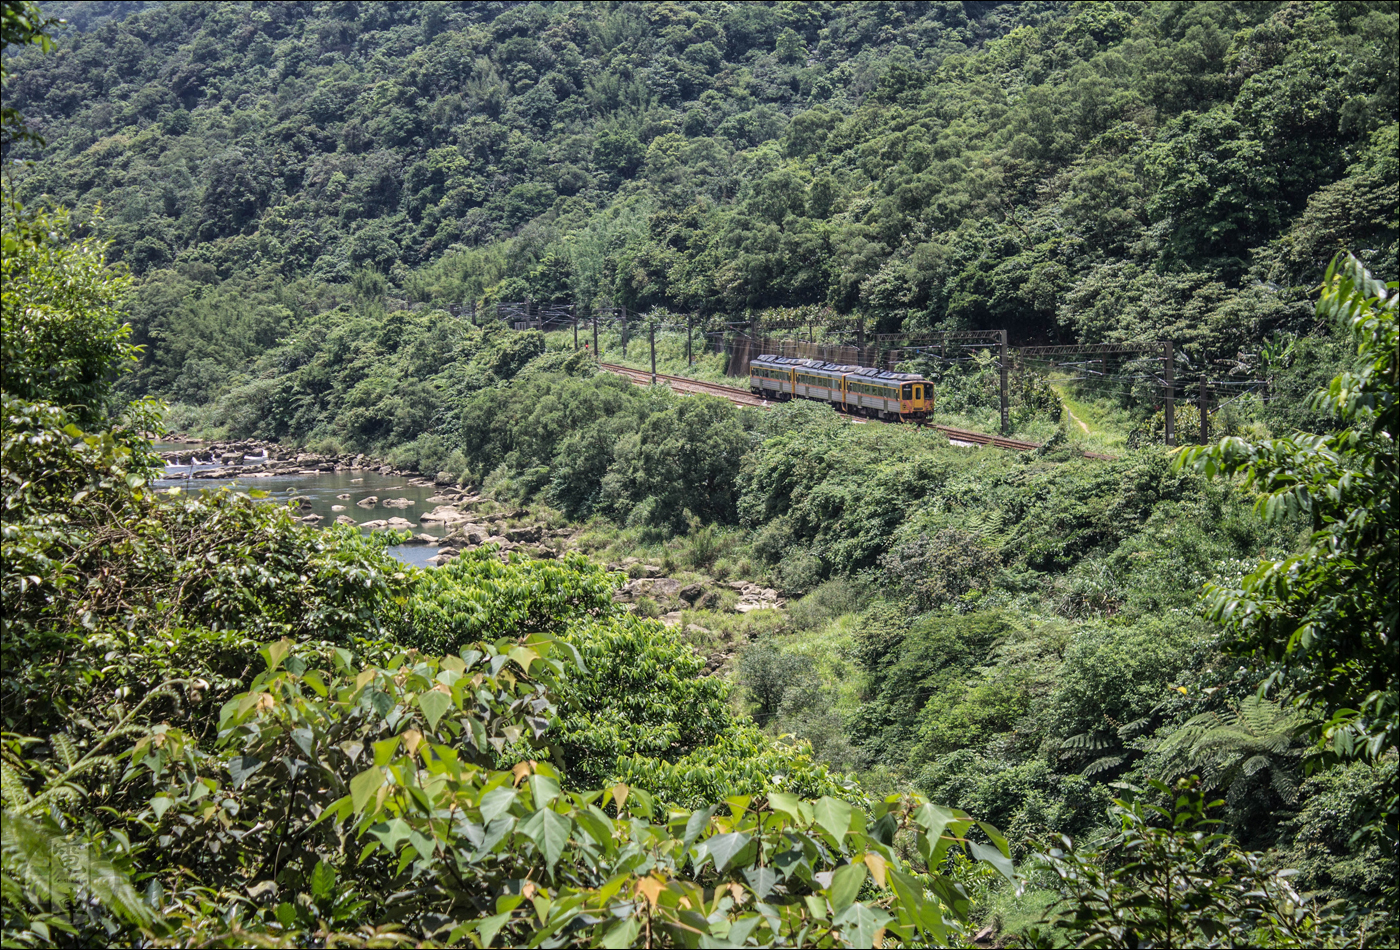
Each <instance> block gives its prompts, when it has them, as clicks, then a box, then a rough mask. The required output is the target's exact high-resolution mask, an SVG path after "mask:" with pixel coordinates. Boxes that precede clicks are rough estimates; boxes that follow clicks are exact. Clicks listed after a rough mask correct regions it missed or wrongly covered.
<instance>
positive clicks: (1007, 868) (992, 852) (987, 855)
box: [968, 841, 1016, 881]
mask: <svg viewBox="0 0 1400 950" xmlns="http://www.w3.org/2000/svg"><path fill="white" fill-rule="evenodd" d="M968 843H969V844H970V845H971V846H972V856H973V857H974V858H976V859H977V860H978V861H986V862H987V863H988V864H990V865H991V866H992V867H994V868H996V870H997V873H998V874H1000V875H1001V876H1002V877H1004V878H1006V879H1007V880H1008V881H1010V880H1012V879H1013V878H1014V877H1015V874H1016V870H1015V868H1013V867H1012V866H1011V859H1010V858H1008V857H1007V856H1006V855H1004V854H1002V853H1001V852H1000V851H998V850H997V849H996V848H989V847H987V846H986V845H984V844H982V843H981V842H978V841H971V842H968Z"/></svg>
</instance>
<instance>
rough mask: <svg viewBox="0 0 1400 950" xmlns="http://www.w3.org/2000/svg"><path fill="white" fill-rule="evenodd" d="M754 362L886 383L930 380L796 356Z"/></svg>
mask: <svg viewBox="0 0 1400 950" xmlns="http://www.w3.org/2000/svg"><path fill="white" fill-rule="evenodd" d="M754 363H761V364H763V365H765V366H776V367H797V366H801V367H803V368H805V369H810V370H814V371H816V372H819V373H836V374H839V375H842V376H859V377H861V378H862V379H870V380H877V381H879V382H885V383H894V382H899V383H904V382H910V383H918V382H925V383H926V382H928V380H926V379H924V378H923V377H922V376H920V375H918V374H917V373H891V372H890V371H889V370H884V369H877V368H876V367H874V366H845V365H842V364H840V363H825V362H823V361H821V360H809V359H802V358H800V357H796V356H772V355H767V354H765V355H763V356H759V357H757V358H755V359H753V360H752V361H750V364H749V365H753V364H754Z"/></svg>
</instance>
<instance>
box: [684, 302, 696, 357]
mask: <svg viewBox="0 0 1400 950" xmlns="http://www.w3.org/2000/svg"><path fill="white" fill-rule="evenodd" d="M694 332H695V314H693V313H687V314H686V315H685V365H687V366H694V365H695V357H694V356H692V355H691V350H690V338H691V336H692V335H693V334H694Z"/></svg>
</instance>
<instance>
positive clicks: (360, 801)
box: [350, 765, 384, 815]
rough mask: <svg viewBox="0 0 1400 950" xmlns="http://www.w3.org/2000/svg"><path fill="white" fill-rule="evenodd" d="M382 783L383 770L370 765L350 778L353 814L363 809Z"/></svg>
mask: <svg viewBox="0 0 1400 950" xmlns="http://www.w3.org/2000/svg"><path fill="white" fill-rule="evenodd" d="M383 784H384V770H383V769H382V768H380V767H379V766H377V765H372V766H370V767H369V768H367V769H365V770H364V771H363V772H361V773H360V774H359V775H356V776H355V777H354V778H352V779H351V780H350V804H351V806H352V807H353V808H354V809H355V814H357V815H358V814H360V813H361V812H363V811H364V810H365V805H366V804H367V803H368V802H369V800H370V797H371V796H372V795H374V793H375V792H377V791H379V789H380V787H381V786H383Z"/></svg>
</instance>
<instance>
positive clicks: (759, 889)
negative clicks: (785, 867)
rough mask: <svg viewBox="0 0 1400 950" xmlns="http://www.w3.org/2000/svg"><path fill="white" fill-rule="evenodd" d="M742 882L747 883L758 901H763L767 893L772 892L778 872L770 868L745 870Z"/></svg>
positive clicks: (776, 881)
mask: <svg viewBox="0 0 1400 950" xmlns="http://www.w3.org/2000/svg"><path fill="white" fill-rule="evenodd" d="M744 880H746V881H748V882H749V887H751V888H753V892H754V893H755V894H757V895H758V899H759V900H764V899H765V898H767V897H768V893H769V891H771V890H773V885H775V884H777V883H778V872H777V871H774V870H773V869H772V868H745V869H744Z"/></svg>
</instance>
